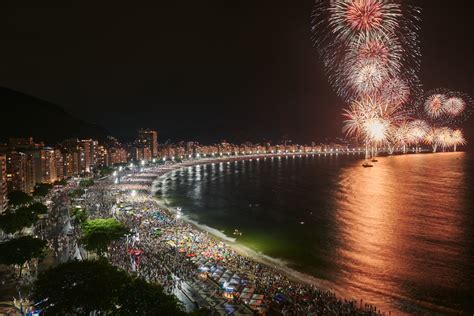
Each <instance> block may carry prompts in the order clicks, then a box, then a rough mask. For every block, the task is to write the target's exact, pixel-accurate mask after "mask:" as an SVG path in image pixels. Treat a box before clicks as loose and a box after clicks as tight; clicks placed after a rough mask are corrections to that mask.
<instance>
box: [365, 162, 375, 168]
mask: <svg viewBox="0 0 474 316" xmlns="http://www.w3.org/2000/svg"><path fill="white" fill-rule="evenodd" d="M373 166H374V165H373V164H371V163H370V162H368V161H366V162H364V163H363V164H362V167H364V168H372V167H373Z"/></svg>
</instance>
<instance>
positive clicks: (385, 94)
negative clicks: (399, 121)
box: [381, 78, 410, 105]
mask: <svg viewBox="0 0 474 316" xmlns="http://www.w3.org/2000/svg"><path fill="white" fill-rule="evenodd" d="M381 97H382V98H383V99H384V100H385V101H386V102H388V103H391V104H397V105H400V104H404V103H406V102H407V101H408V99H409V98H410V87H408V84H407V83H406V82H405V81H403V80H401V79H400V78H390V79H389V80H387V81H385V82H384V83H383V85H382V89H381Z"/></svg>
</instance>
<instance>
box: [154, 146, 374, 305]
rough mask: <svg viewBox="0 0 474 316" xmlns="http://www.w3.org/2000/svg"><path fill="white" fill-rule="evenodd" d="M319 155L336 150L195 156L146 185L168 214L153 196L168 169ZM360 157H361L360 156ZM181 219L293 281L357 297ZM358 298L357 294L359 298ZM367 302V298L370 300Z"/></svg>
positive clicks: (231, 238)
mask: <svg viewBox="0 0 474 316" xmlns="http://www.w3.org/2000/svg"><path fill="white" fill-rule="evenodd" d="M344 154H347V155H354V156H355V155H362V154H363V153H362V152H354V153H342V154H341V153H339V154H337V155H344ZM317 155H319V156H321V155H325V156H327V155H336V153H317V154H296V153H285V154H271V155H253V156H245V157H225V158H218V159H211V160H204V161H203V160H200V161H199V160H198V161H193V162H188V163H184V164H180V165H173V166H172V167H171V168H167V169H166V170H164V171H163V172H159V173H157V177H156V179H155V180H153V182H152V183H151V185H150V188H149V192H148V193H149V195H150V197H151V198H152V199H153V200H154V201H155V202H156V203H157V204H158V205H159V206H160V207H161V208H163V210H166V211H167V212H168V213H169V214H173V215H176V211H174V210H172V207H171V206H170V205H167V204H166V201H164V200H162V199H159V198H157V197H156V196H155V193H156V191H157V189H156V184H157V183H159V182H160V181H163V179H162V178H163V177H165V176H166V175H167V174H168V173H170V172H172V171H176V170H180V169H183V168H187V167H193V166H198V165H209V164H213V163H228V162H234V161H245V160H250V161H252V160H255V159H262V158H263V159H264V160H265V159H272V158H283V157H298V158H300V157H303V156H305V157H311V156H313V157H314V156H317ZM361 159H363V158H361ZM181 219H182V220H183V221H185V222H186V223H188V224H190V225H191V226H192V227H193V229H196V230H198V231H200V232H204V233H206V234H208V235H210V236H211V238H214V239H216V240H217V241H220V242H223V243H225V244H226V246H228V247H229V248H230V249H232V250H233V251H235V252H236V253H237V254H239V255H241V256H243V257H245V258H248V259H251V260H253V261H255V262H258V263H260V264H263V265H266V266H268V267H270V268H272V269H275V270H278V271H279V272H281V273H282V274H284V275H285V276H286V277H287V278H288V279H290V280H291V281H293V282H296V283H302V284H307V285H311V286H315V287H316V288H318V289H320V290H325V291H331V292H333V293H335V294H336V295H337V297H339V298H341V299H348V300H357V298H348V297H346V296H344V295H343V294H342V293H341V291H340V290H337V289H335V288H333V287H332V286H331V285H330V284H331V282H330V281H325V280H323V279H319V278H317V277H315V276H313V275H311V274H308V273H305V272H301V271H298V270H296V269H294V268H291V267H290V266H289V262H287V261H285V260H283V259H280V258H274V257H271V256H268V255H266V254H264V253H261V252H258V251H256V250H254V249H251V248H249V247H247V246H244V245H242V244H240V243H239V242H237V241H236V239H235V238H233V237H229V236H227V235H225V234H224V233H222V232H220V231H219V230H217V229H216V228H214V227H210V226H208V225H205V224H201V223H199V222H197V221H194V220H191V219H190V218H189V217H188V216H186V215H185V216H182V217H181ZM358 300H360V298H359V299H358ZM369 303H370V302H369Z"/></svg>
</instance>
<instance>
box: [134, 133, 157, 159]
mask: <svg viewBox="0 0 474 316" xmlns="http://www.w3.org/2000/svg"><path fill="white" fill-rule="evenodd" d="M137 147H138V149H142V150H141V155H142V156H147V154H145V153H147V152H148V151H146V150H143V149H145V148H148V149H149V151H150V153H151V157H152V158H156V157H158V132H157V131H152V130H150V129H141V130H139V131H138V139H137ZM137 160H139V159H137ZM145 160H150V159H145Z"/></svg>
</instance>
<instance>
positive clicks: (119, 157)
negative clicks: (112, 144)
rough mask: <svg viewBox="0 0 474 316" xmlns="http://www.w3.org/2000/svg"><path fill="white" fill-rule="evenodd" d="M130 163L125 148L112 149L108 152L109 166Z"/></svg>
mask: <svg viewBox="0 0 474 316" xmlns="http://www.w3.org/2000/svg"><path fill="white" fill-rule="evenodd" d="M127 162H128V152H127V150H126V149H125V148H110V149H109V150H108V165H109V166H113V165H116V164H124V163H127Z"/></svg>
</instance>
